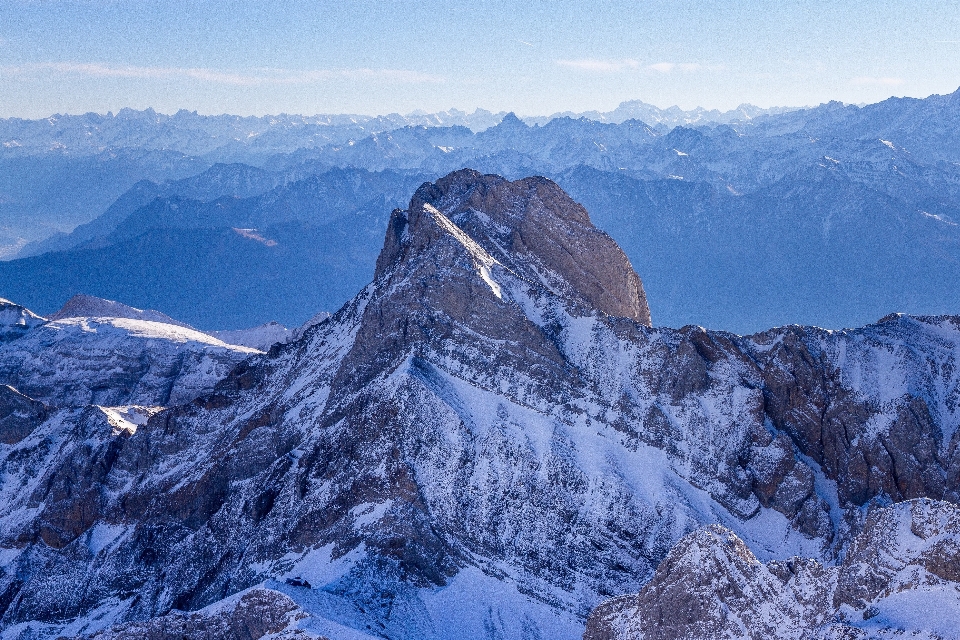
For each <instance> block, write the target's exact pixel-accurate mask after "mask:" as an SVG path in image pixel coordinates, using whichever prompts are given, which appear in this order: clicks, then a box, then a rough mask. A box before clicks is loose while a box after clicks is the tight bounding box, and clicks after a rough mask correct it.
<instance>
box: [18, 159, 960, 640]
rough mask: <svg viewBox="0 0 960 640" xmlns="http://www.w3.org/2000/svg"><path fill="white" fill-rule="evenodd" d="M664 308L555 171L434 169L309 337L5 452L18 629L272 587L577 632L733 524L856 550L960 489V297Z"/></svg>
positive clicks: (315, 608) (77, 416) (386, 611)
mask: <svg viewBox="0 0 960 640" xmlns="http://www.w3.org/2000/svg"><path fill="white" fill-rule="evenodd" d="M654 311H655V310H654ZM649 318H650V314H649V309H648V308H647V306H646V302H645V298H644V294H643V287H642V285H641V283H640V280H639V278H638V277H637V276H636V274H635V273H634V272H633V270H632V269H631V267H630V264H629V261H627V259H626V257H625V256H624V254H623V253H622V252H621V251H620V250H619V248H618V247H617V246H616V245H615V243H613V241H612V240H611V239H610V238H609V237H608V236H606V235H605V234H602V233H600V232H598V231H597V230H596V229H594V228H593V227H592V225H591V224H590V219H589V216H587V214H586V212H585V211H584V210H583V209H582V207H579V206H578V205H576V204H575V203H573V202H572V201H571V200H569V198H568V197H567V196H566V194H564V193H563V192H562V191H561V190H560V189H559V188H558V187H556V185H554V184H552V183H550V182H549V181H548V180H545V179H542V178H533V179H527V180H522V181H517V182H513V183H510V182H507V181H505V180H503V179H502V178H498V177H496V176H481V175H480V174H477V173H476V172H471V171H462V172H457V173H455V174H451V175H450V176H447V177H446V178H444V179H442V180H440V181H438V182H436V183H433V184H428V185H424V186H423V187H422V188H421V189H420V190H418V192H417V194H416V195H415V196H414V198H413V200H412V201H411V204H410V206H409V208H408V209H407V210H405V211H398V212H395V213H394V215H393V217H392V218H391V223H390V227H389V229H388V231H387V237H386V240H385V242H384V248H383V251H382V252H381V255H380V258H379V259H378V263H377V271H376V275H375V279H374V281H373V282H372V283H371V284H370V285H369V286H368V287H366V288H365V289H364V290H363V291H362V292H361V293H360V294H358V295H357V297H355V298H354V299H353V300H352V301H351V302H349V303H348V304H347V305H345V306H344V307H343V308H342V309H340V310H339V311H338V312H337V313H336V314H334V316H333V317H331V318H330V319H329V320H327V321H325V322H322V323H320V324H318V325H316V326H314V327H313V328H311V329H309V330H307V331H306V332H305V334H304V335H303V337H302V338H301V339H300V340H297V341H295V342H292V343H289V344H284V345H280V346H279V347H274V348H273V349H271V350H270V352H269V353H268V354H264V355H259V356H255V357H253V358H250V359H248V360H245V361H243V362H241V363H240V364H239V365H237V366H236V367H235V368H233V370H232V371H231V372H230V374H229V375H228V376H227V377H226V378H225V379H223V380H222V381H220V382H219V383H218V384H217V385H216V387H215V388H214V389H213V391H212V392H209V393H207V394H205V395H202V396H200V397H198V398H197V399H196V400H194V401H193V402H190V403H189V404H184V405H180V406H176V407H170V408H167V409H166V410H165V411H161V412H158V413H156V414H155V415H153V416H152V417H150V418H149V419H147V420H146V422H145V423H144V424H138V425H137V426H136V429H135V430H133V429H129V428H126V429H117V428H116V427H115V426H112V425H111V423H110V421H109V418H110V416H109V415H108V414H106V413H104V412H103V411H102V410H100V409H96V408H91V409H86V410H84V411H82V412H79V413H77V412H74V413H69V414H66V413H63V414H58V416H57V418H56V419H55V420H54V419H48V420H47V421H46V422H45V423H44V424H43V426H42V427H41V428H40V429H39V430H38V431H36V432H34V434H33V435H31V437H30V438H28V439H25V440H23V441H21V442H19V443H17V444H14V445H11V446H8V447H5V448H4V449H3V455H4V456H5V457H4V460H5V462H4V464H5V465H6V467H5V468H6V469H7V471H6V473H5V474H4V475H3V485H2V486H0V492H3V495H4V496H5V500H4V504H8V505H11V507H10V509H9V510H8V511H6V512H5V513H0V522H3V526H2V527H0V531H2V532H4V535H3V537H2V538H0V549H3V550H4V551H3V552H2V554H3V555H2V556H0V557H2V558H3V562H4V564H3V567H4V568H3V571H4V574H3V577H2V579H0V591H2V592H9V593H11V594H13V595H12V596H11V598H10V600H9V602H10V604H9V605H8V606H7V607H6V609H5V610H4V612H3V614H2V615H3V618H2V620H3V624H4V625H7V626H8V627H9V628H11V629H12V628H17V629H18V630H23V629H26V628H28V627H29V628H35V629H37V631H38V632H40V631H41V630H43V633H46V634H50V635H54V634H55V633H56V631H55V630H54V629H55V627H57V625H60V626H61V627H62V626H63V625H64V624H67V623H65V622H64V621H65V620H66V621H73V622H69V624H82V625H87V626H88V628H90V629H92V626H91V625H93V626H95V625H94V623H95V616H96V615H97V613H96V612H97V611H102V610H104V609H103V608H104V607H106V608H107V609H109V610H110V611H112V612H116V615H115V617H114V618H112V619H111V622H110V624H113V623H126V622H130V621H138V620H139V621H143V620H148V619H152V618H157V617H158V616H165V615H167V614H168V613H169V612H170V611H171V610H172V609H179V610H195V609H201V608H203V607H206V606H209V605H212V604H214V603H216V602H218V601H220V600H222V599H223V598H224V597H225V596H227V595H229V594H232V593H236V592H240V591H242V590H244V589H248V588H250V587H254V586H256V585H261V584H265V585H267V587H269V588H270V589H273V590H277V591H281V592H283V593H284V594H286V595H287V596H288V597H289V598H291V599H292V600H293V601H294V602H296V604H297V606H298V607H299V609H301V610H302V611H303V612H305V614H307V615H308V616H309V618H308V619H305V620H304V621H302V622H301V623H300V628H301V629H304V630H307V631H311V632H314V633H318V634H323V635H326V636H327V637H330V638H363V637H381V638H384V637H389V638H410V639H413V638H418V639H419V638H437V639H440V638H445V639H449V638H485V637H486V638H517V639H519V638H530V637H554V638H577V637H579V636H580V634H581V633H582V630H583V625H584V623H585V621H586V618H587V615H588V614H589V613H590V611H591V610H592V609H593V608H594V607H595V606H596V605H597V604H598V603H600V602H602V601H604V600H605V599H607V598H609V597H611V596H617V595H621V594H625V593H636V592H639V591H640V590H641V589H642V588H643V586H644V585H645V584H646V583H647V582H648V581H649V580H650V579H651V577H653V576H654V575H655V570H656V569H657V566H658V565H659V564H660V562H661V561H662V560H663V559H664V558H665V557H667V555H668V553H669V552H670V550H671V548H673V547H674V545H675V544H676V543H677V542H678V541H680V540H681V539H682V538H683V537H684V536H685V535H686V534H688V533H691V532H693V531H696V530H698V529H699V528H701V527H702V526H703V525H709V524H720V525H723V526H724V527H726V528H727V529H729V530H730V531H732V532H733V534H735V535H736V536H737V537H738V538H739V539H740V540H742V541H743V542H742V544H744V545H746V547H744V548H748V549H749V552H750V553H751V554H753V555H754V556H755V557H756V558H757V559H759V560H758V562H770V561H773V560H784V559H787V558H789V557H791V556H802V557H807V558H814V559H816V560H817V561H818V562H820V563H821V564H823V565H825V566H831V565H833V564H834V563H835V562H836V560H837V558H839V557H844V554H846V555H847V556H850V555H851V554H855V553H856V549H857V548H858V547H857V546H856V540H857V538H856V536H857V535H858V534H859V533H860V532H861V531H865V530H868V529H869V528H870V527H871V526H872V525H871V523H870V520H869V517H868V508H869V506H870V505H872V504H875V503H877V504H883V503H889V502H891V501H902V500H909V499H914V498H924V497H928V498H935V499H937V500H945V501H948V502H956V501H957V500H958V496H957V469H958V466H960V464H958V458H957V450H958V447H957V438H958V435H957V430H956V418H955V415H956V414H955V413H954V412H955V411H956V407H957V400H958V398H960V396H958V394H960V390H958V381H957V374H956V371H957V367H956V362H957V357H958V354H960V351H958V349H960V325H958V323H957V321H956V320H955V319H951V318H908V317H901V318H894V319H892V320H891V321H888V322H884V323H880V324H877V325H873V326H870V327H865V328H863V329H858V330H854V331H845V332H826V331H823V330H819V329H813V328H805V327H785V328H780V329H773V330H770V331H767V332H765V333H763V334H758V335H756V336H750V337H739V336H734V335H732V334H726V333H722V332H710V331H706V330H704V329H702V328H699V327H687V328H684V329H681V330H673V329H653V328H651V327H650V326H649V322H650V320H649ZM60 322H65V321H60ZM86 322H87V326H89V325H90V323H91V322H92V321H86ZM115 322H116V321H115ZM129 322H133V321H129ZM52 324H53V325H57V323H52ZM81 325H82V323H77V325H76V327H77V328H76V329H72V328H71V329H69V330H70V331H84V329H83V328H81ZM71 326H74V325H71ZM111 326H112V325H111ZM95 328H96V329H97V330H98V331H99V330H100V325H97V327H95ZM59 330H61V331H66V330H68V329H67V328H66V327H64V328H63V329H59ZM107 331H110V329H107ZM182 331H186V330H182ZM184 340H186V335H184ZM210 340H212V339H210ZM198 341H199V340H198ZM188 343H189V342H185V343H184V344H188ZM211 346H215V345H211ZM51 393H52V392H51ZM115 404H120V402H115ZM123 404H124V405H127V404H144V405H148V404H150V403H149V402H140V401H139V400H138V401H137V402H134V401H133V400H130V399H125V400H124V401H123ZM115 431H116V433H115ZM44 442H58V443H63V444H62V447H61V448H59V449H57V448H51V447H49V446H45V445H43V444H42V443H44ZM83 442H86V443H89V444H87V445H85V446H81V445H80V444H79V443H83ZM884 452H885V453H884ZM883 455H886V457H885V458H884V457H882V456H883ZM67 477H69V478H81V479H85V480H84V481H83V484H82V486H81V487H80V488H78V489H76V490H73V491H68V490H66V486H67V485H66V484H65V481H64V480H63V478H67ZM24 478H31V480H29V482H28V483H27V485H26V488H22V487H24ZM32 505H35V506H32ZM751 566H754V565H753V564H752V563H751ZM14 576H18V577H17V579H16V581H15V580H14ZM81 584H82V585H83V588H82V589H75V588H73V587H71V586H70V585H81ZM771 584H772V583H771ZM133 594H136V595H135V596H134V595H133ZM877 606H879V605H877ZM78 621H79V622H78ZM14 625H18V626H16V627H14ZM18 632H19V631H18ZM8 636H9V634H8ZM5 637H7V636H5ZM9 637H13V636H9Z"/></svg>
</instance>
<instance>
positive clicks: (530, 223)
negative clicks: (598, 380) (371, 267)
mask: <svg viewBox="0 0 960 640" xmlns="http://www.w3.org/2000/svg"><path fill="white" fill-rule="evenodd" d="M449 233H452V234H454V235H455V236H457V237H458V238H459V243H460V244H464V243H465V242H469V243H472V245H471V246H470V247H468V251H470V252H471V255H473V256H474V259H475V261H477V262H478V263H485V268H490V267H491V266H492V265H493V264H494V263H496V264H497V265H499V267H500V268H503V269H506V270H508V271H510V272H511V273H513V274H514V275H516V276H517V277H519V278H521V279H523V280H526V281H528V282H533V283H539V285H546V288H547V289H549V290H550V291H551V292H553V293H556V294H559V295H561V296H563V297H566V298H570V299H573V300H575V301H577V302H578V303H580V304H582V305H584V306H586V307H587V308H589V309H595V310H597V311H601V312H603V313H605V314H607V315H611V316H621V317H626V318H630V319H632V320H635V321H638V322H640V323H642V324H646V325H650V310H649V308H648V306H647V301H646V296H645V294H644V291H643V285H642V283H641V281H640V277H639V276H638V275H637V274H636V272H634V270H633V267H632V266H631V265H630V261H629V260H628V259H627V257H626V255H625V254H624V253H623V251H622V250H621V249H620V247H619V246H617V244H616V242H614V241H613V239H612V238H610V236H608V235H607V234H605V233H603V232H602V231H600V230H599V229H597V228H596V227H594V226H593V223H592V222H591V221H590V216H589V214H588V213H587V211H586V209H584V208H583V206H581V205H580V204H578V203H576V202H575V201H574V200H573V199H571V198H570V196H568V195H567V194H566V193H565V192H564V191H563V189H561V188H560V187H559V186H558V185H557V184H556V183H554V182H553V181H551V180H548V179H547V178H543V177H539V176H536V177H530V178H524V179H522V180H517V181H514V182H511V181H509V180H507V179H505V178H503V177H501V176H497V175H483V174H481V173H479V172H477V171H474V170H472V169H462V170H460V171H455V172H453V173H451V174H449V175H447V176H444V177H443V178H441V179H439V180H437V181H436V182H432V183H425V184H423V185H422V186H421V187H420V188H419V189H418V190H417V191H416V193H415V194H414V195H413V198H412V199H411V201H410V206H409V208H408V209H407V210H406V211H400V210H397V211H395V212H394V213H393V216H392V217H391V221H390V227H389V229H388V231H387V238H386V240H385V242H384V248H383V251H382V252H381V254H380V257H379V259H378V260H377V270H376V279H380V278H383V277H384V276H386V275H387V274H388V273H389V272H392V271H393V269H394V268H395V266H396V265H398V264H401V263H403V262H405V261H406V260H407V259H408V257H409V256H411V255H413V254H415V253H420V252H422V251H430V250H432V249H431V248H430V247H431V246H433V245H435V243H436V240H437V239H438V238H439V237H440V236H443V235H446V234H449ZM464 246H466V245H464ZM481 253H482V254H483V255H480V254H481ZM477 268H478V269H480V267H479V266H478V267H477Z"/></svg>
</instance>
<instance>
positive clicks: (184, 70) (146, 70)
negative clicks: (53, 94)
mask: <svg viewBox="0 0 960 640" xmlns="http://www.w3.org/2000/svg"><path fill="white" fill-rule="evenodd" d="M0 73H2V74H9V75H25V74H37V73H58V74H66V75H79V76H86V77H93V78H132V79H138V80H151V79H159V80H199V81H202V82H211V83H215V84H225V85H234V86H263V85H298V84H314V83H320V82H325V81H330V80H338V79H342V80H369V81H384V82H395V83H406V84H421V83H428V82H442V81H443V78H442V77H441V76H436V75H432V74H427V73H421V72H419V71H408V70H405V69H366V68H360V69H314V70H306V71H297V70H293V69H254V70H251V71H247V72H237V71H223V70H219V69H208V68H203V67H138V66H130V65H107V64H99V63H77V62H40V63H34V64H25V65H19V66H7V67H0Z"/></svg>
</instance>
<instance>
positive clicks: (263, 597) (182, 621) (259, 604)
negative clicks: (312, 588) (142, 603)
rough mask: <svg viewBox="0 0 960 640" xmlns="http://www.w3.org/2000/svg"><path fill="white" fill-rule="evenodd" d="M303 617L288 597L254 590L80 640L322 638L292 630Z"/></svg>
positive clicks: (119, 626)
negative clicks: (205, 605) (214, 603)
mask: <svg viewBox="0 0 960 640" xmlns="http://www.w3.org/2000/svg"><path fill="white" fill-rule="evenodd" d="M305 617H307V616H306V614H305V613H303V612H302V611H301V610H299V607H297V605H296V603H295V602H293V600H291V599H290V598H288V597H287V596H285V595H283V594H282V593H278V592H277V591H272V590H270V589H262V588H254V589H250V590H249V591H247V592H246V593H244V594H242V595H239V596H235V597H233V598H229V599H228V600H227V601H226V602H223V603H217V604H216V605H214V606H211V607H208V608H206V609H202V610H200V611H197V612H194V613H184V612H180V611H176V612H173V613H169V614H167V615H165V616H161V617H159V618H154V619H153V620H149V621H147V622H130V623H127V624H121V625H117V626H115V627H113V628H111V629H106V630H104V631H101V632H99V633H95V634H93V635H91V636H84V640H206V639H207V638H220V639H221V640H260V638H263V637H265V636H269V637H270V638H277V639H278V640H280V639H284V640H310V639H317V640H323V638H321V637H319V636H316V635H314V634H311V633H308V632H306V631H302V630H300V629H297V628H296V623H297V621H299V620H302V619H303V618H305Z"/></svg>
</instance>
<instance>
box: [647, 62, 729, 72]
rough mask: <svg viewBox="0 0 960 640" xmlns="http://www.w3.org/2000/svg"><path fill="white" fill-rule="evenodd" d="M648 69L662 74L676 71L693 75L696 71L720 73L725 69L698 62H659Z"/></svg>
mask: <svg viewBox="0 0 960 640" xmlns="http://www.w3.org/2000/svg"><path fill="white" fill-rule="evenodd" d="M647 68H648V69H650V70H651V71H658V72H660V73H673V72H674V71H679V72H681V73H692V72H694V71H719V70H720V69H722V68H723V67H719V66H704V65H702V64H698V63H696V62H658V63H656V64H651V65H648V66H647Z"/></svg>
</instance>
